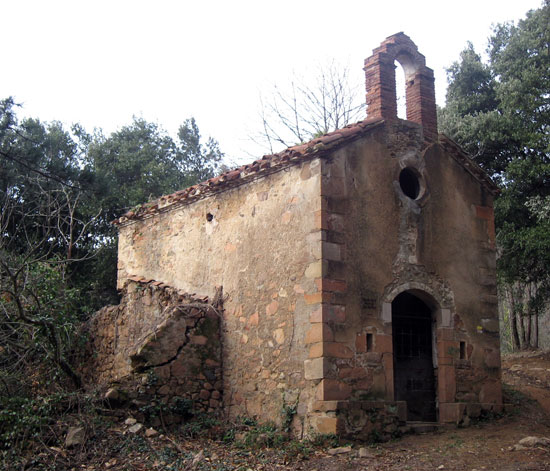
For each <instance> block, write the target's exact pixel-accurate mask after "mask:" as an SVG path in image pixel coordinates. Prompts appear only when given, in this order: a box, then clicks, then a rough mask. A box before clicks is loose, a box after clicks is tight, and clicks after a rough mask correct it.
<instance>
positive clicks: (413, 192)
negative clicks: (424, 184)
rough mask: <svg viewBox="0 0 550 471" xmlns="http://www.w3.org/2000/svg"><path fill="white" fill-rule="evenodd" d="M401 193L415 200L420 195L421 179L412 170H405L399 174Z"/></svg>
mask: <svg viewBox="0 0 550 471" xmlns="http://www.w3.org/2000/svg"><path fill="white" fill-rule="evenodd" d="M399 185H400V186H401V191H403V193H405V195H406V196H408V197H409V198H410V199H412V200H415V199H416V198H418V195H419V194H420V179H419V177H418V174H417V173H416V172H415V171H414V170H413V169H412V168H408V167H407V168H404V169H403V170H401V173H400V174H399Z"/></svg>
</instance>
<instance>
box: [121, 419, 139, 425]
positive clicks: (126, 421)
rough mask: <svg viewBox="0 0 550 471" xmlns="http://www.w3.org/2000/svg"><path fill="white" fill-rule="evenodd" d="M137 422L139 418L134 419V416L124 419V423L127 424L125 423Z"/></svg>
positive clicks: (132, 423)
mask: <svg viewBox="0 0 550 471" xmlns="http://www.w3.org/2000/svg"><path fill="white" fill-rule="evenodd" d="M136 422H137V420H136V419H134V418H133V417H128V418H127V419H126V420H125V421H124V424H125V425H134V424H135V423H136Z"/></svg>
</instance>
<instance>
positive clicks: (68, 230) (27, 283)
mask: <svg viewBox="0 0 550 471" xmlns="http://www.w3.org/2000/svg"><path fill="white" fill-rule="evenodd" d="M22 188H23V187H22V186H20V187H17V186H15V187H12V188H9V189H8V191H6V192H4V193H3V194H2V201H1V214H0V235H1V238H0V369H1V370H2V373H4V376H5V377H11V378H12V379H14V378H15V379H16V378H17V377H18V373H20V372H23V371H25V370H26V369H27V368H28V367H29V365H30V364H31V363H32V360H33V359H36V358H41V359H42V360H43V359H46V360H48V361H52V362H53V363H54V364H55V365H57V366H58V367H59V368H60V369H61V370H62V371H63V372H64V373H65V374H66V375H67V376H68V377H69V378H70V380H71V381H72V383H73V384H74V385H75V386H76V387H80V386H81V380H80V377H79V375H78V374H77V373H76V372H75V370H74V369H73V367H72V366H71V364H70V362H69V361H68V360H67V357H66V355H67V351H68V350H69V349H70V347H71V333H72V329H73V328H74V326H75V325H76V322H75V321H76V313H75V312H74V311H75V309H74V304H73V305H72V304H71V301H74V299H72V298H73V296H74V294H75V293H74V292H72V291H71V288H70V286H69V284H68V282H67V268H68V267H69V265H70V264H71V263H74V262H76V261H78V260H84V259H86V258H88V257H89V256H91V255H90V254H87V253H84V254H82V253H81V254H80V255H79V256H78V258H77V257H75V255H74V253H75V247H77V246H78V245H79V243H80V242H81V240H82V239H84V238H86V237H87V236H88V233H89V228H90V225H91V224H93V222H94V220H95V219H96V217H97V216H95V217H92V218H90V219H89V220H87V221H83V220H81V219H79V218H78V216H77V211H76V209H77V207H78V204H79V201H80V198H81V194H80V192H79V191H78V190H75V189H73V188H67V187H65V186H57V185H56V186H55V187H54V188H53V189H48V188H47V181H45V180H44V179H43V178H42V177H37V178H35V179H32V180H31V179H29V180H28V181H27V182H26V186H25V188H26V189H27V190H31V191H28V192H27V193H25V192H23V191H22ZM29 195H32V198H33V200H32V204H29V203H31V202H30V201H29ZM12 382H13V381H12ZM3 383H4V387H5V389H7V390H8V391H7V392H8V393H9V392H10V391H9V385H8V381H6V379H5V378H3Z"/></svg>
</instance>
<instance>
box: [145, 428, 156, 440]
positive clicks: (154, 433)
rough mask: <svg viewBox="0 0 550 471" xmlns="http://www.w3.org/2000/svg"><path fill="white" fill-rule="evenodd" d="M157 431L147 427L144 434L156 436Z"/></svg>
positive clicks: (149, 436)
mask: <svg viewBox="0 0 550 471" xmlns="http://www.w3.org/2000/svg"><path fill="white" fill-rule="evenodd" d="M158 434H159V433H158V432H157V431H156V430H155V429H154V428H148V429H147V430H145V436H146V437H147V438H151V437H156V436H157V435H158Z"/></svg>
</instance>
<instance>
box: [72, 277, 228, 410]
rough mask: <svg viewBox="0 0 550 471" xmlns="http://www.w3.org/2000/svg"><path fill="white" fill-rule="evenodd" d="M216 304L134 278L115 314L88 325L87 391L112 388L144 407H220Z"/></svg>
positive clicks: (111, 309) (106, 312)
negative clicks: (179, 403) (154, 403)
mask: <svg viewBox="0 0 550 471" xmlns="http://www.w3.org/2000/svg"><path fill="white" fill-rule="evenodd" d="M217 293H218V294H217V295H216V296H215V297H214V299H212V300H210V299H209V298H208V297H197V296H195V295H190V294H186V293H183V292H181V291H178V290H176V289H175V288H172V287H170V286H168V285H166V284H163V283H161V282H158V281H154V280H147V279H144V278H140V277H131V278H130V279H129V280H128V281H127V282H126V283H125V285H124V287H123V290H122V299H121V302H120V304H119V305H117V306H107V307H104V308H103V309H101V310H100V311H98V312H97V313H96V314H95V315H94V316H93V317H92V318H91V319H90V321H89V322H88V323H87V324H86V326H85V331H86V332H85V334H86V336H87V343H86V347H85V352H84V355H83V359H82V365H83V366H82V367H81V373H82V377H83V379H84V381H85V383H86V384H87V385H89V386H96V385H97V386H100V387H105V388H106V387H109V386H113V385H116V386H118V387H120V388H121V389H124V390H126V391H128V392H129V393H130V395H131V396H134V397H139V398H140V399H141V400H146V401H147V400H153V399H155V400H161V401H162V402H169V401H174V400H178V399H183V400H188V401H192V404H193V409H194V410H195V411H209V412H213V411H215V410H217V409H218V408H220V407H221V405H222V389H223V385H222V364H221V341H220V311H221V305H222V302H221V289H220V291H218V292H217Z"/></svg>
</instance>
